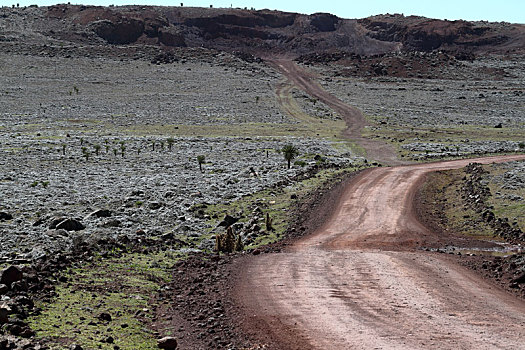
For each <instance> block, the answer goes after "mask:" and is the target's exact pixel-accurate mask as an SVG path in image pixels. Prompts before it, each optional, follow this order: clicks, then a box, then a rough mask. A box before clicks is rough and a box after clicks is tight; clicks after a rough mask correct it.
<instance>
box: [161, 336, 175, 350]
mask: <svg viewBox="0 0 525 350" xmlns="http://www.w3.org/2000/svg"><path fill="white" fill-rule="evenodd" d="M157 345H158V347H159V348H160V349H166V350H174V349H176V348H177V339H176V338H173V337H164V338H162V339H159V340H158V341H157Z"/></svg>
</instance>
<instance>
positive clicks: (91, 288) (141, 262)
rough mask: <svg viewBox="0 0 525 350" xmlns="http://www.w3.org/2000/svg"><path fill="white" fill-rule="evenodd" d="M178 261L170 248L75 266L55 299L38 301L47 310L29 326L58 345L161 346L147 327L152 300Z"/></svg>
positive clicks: (96, 346) (135, 347)
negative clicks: (164, 250) (41, 302)
mask: <svg viewBox="0 0 525 350" xmlns="http://www.w3.org/2000/svg"><path fill="white" fill-rule="evenodd" d="M178 259H180V256H179V255H177V254H175V253H170V252H159V253H152V254H148V255H144V254H140V253H127V254H123V255H118V254H117V255H115V256H113V257H109V258H107V259H101V258H99V259H95V262H92V263H90V264H88V265H86V266H82V267H80V268H72V269H70V270H69V271H68V273H67V274H66V278H67V282H63V283H60V284H59V285H58V286H57V287H56V292H57V296H56V298H55V299H54V300H53V301H52V302H51V303H46V304H41V305H37V306H38V307H40V308H42V312H41V313H40V314H39V315H37V316H34V317H32V318H31V319H30V320H29V324H30V326H31V328H32V329H33V330H35V332H36V336H37V337H38V338H45V339H46V340H48V341H49V342H50V345H51V346H52V347H56V348H61V347H62V346H64V345H66V346H67V345H68V344H73V343H76V344H80V345H82V346H83V347H85V348H89V349H95V348H99V349H113V348H114V346H115V345H116V346H118V347H120V348H121V349H156V348H157V343H156V337H155V335H154V334H153V333H152V332H151V331H150V330H149V329H148V328H147V325H148V324H150V323H151V321H152V318H153V313H152V311H151V308H152V307H154V305H152V304H151V299H150V298H151V297H152V296H154V295H155V293H156V292H157V291H158V289H159V288H160V287H161V286H162V285H163V284H164V283H167V282H168V281H169V279H170V271H171V268H172V266H173V264H174V263H175V262H176V261H177V260H178ZM104 314H107V315H110V316H111V320H109V319H108V318H107V316H104Z"/></svg>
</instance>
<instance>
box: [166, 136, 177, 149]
mask: <svg viewBox="0 0 525 350" xmlns="http://www.w3.org/2000/svg"><path fill="white" fill-rule="evenodd" d="M166 142H167V143H168V150H170V151H171V148H172V147H173V144H174V143H175V139H174V138H173V137H170V138H168V139H167V140H166Z"/></svg>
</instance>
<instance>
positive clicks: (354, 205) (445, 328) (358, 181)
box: [237, 64, 525, 349]
mask: <svg viewBox="0 0 525 350" xmlns="http://www.w3.org/2000/svg"><path fill="white" fill-rule="evenodd" d="M292 65H293V64H292ZM301 79H302V78H301V76H300V75H299V76H298V77H297V78H296V79H294V81H296V83H297V84H298V85H299V86H300V87H301V88H305V90H306V89H307V88H308V86H302V85H300V84H301V83H300V82H301V81H302V80H301ZM309 86H311V84H310V85H309ZM308 92H309V91H308ZM309 93H310V92H309ZM314 95H315V94H314ZM315 96H316V97H318V98H320V99H321V100H323V102H325V103H327V101H328V100H327V99H325V98H324V97H323V98H321V96H323V95H320V94H317V95H315ZM328 102H329V101H328ZM327 104H328V103H327ZM340 108H345V107H344V106H340ZM346 108H348V107H346ZM352 110H353V109H352ZM338 112H339V111H338ZM348 113H349V114H351V113H353V112H351V111H350V112H348ZM522 159H525V156H524V155H514V156H499V157H487V158H480V159H470V160H456V161H447V162H439V163H432V164H422V165H410V166H398V167H393V168H375V169H371V170H368V171H365V172H363V173H361V174H360V175H359V176H358V177H356V178H355V179H354V180H353V181H352V182H351V183H350V184H349V185H348V186H347V187H346V188H345V190H344V193H343V195H342V196H341V199H340V201H339V203H338V205H337V206H336V210H335V211H334V213H333V215H332V216H331V218H330V219H329V220H327V222H326V223H324V225H323V226H322V227H321V228H320V229H318V230H317V231H316V232H314V233H313V234H312V235H310V236H308V237H305V238H303V239H302V240H300V241H298V242H296V243H295V244H294V245H293V246H292V247H291V248H289V249H288V250H287V251H286V252H284V253H279V254H265V255H262V256H257V257H254V258H252V259H250V260H249V263H248V265H247V266H245V267H244V269H243V273H242V276H240V278H239V279H238V281H239V282H238V285H237V300H238V301H239V304H240V306H241V307H242V308H243V309H244V310H245V311H246V313H247V315H250V317H251V322H250V323H251V324H254V325H256V326H257V327H258V335H259V337H260V339H263V340H264V339H271V340H272V342H271V343H273V344H274V345H275V347H276V348H280V349H310V348H313V349H525V303H524V302H523V301H521V300H518V299H516V298H515V297H513V296H510V295H508V294H506V293H505V292H503V291H502V290H499V289H498V288H497V287H494V286H493V285H490V284H488V283H487V282H485V281H484V280H482V279H481V278H480V277H479V276H478V275H476V274H474V273H472V272H471V271H469V270H467V269H465V268H463V267H461V266H459V265H457V264H456V263H455V262H454V260H453V259H450V258H447V257H446V256H443V255H440V254H437V253H429V252H423V251H418V250H416V249H415V248H416V247H418V246H424V245H426V244H431V243H432V242H433V241H436V240H438V238H439V237H437V235H436V234H434V233H433V232H431V231H429V230H428V229H426V228H425V227H424V226H423V225H421V224H420V223H419V222H418V221H417V219H416V217H415V215H414V214H413V208H412V203H413V196H414V193H415V191H416V189H417V186H418V184H419V183H420V182H421V181H422V179H423V178H424V176H425V174H427V173H429V172H431V171H436V170H444V169H452V168H460V167H463V166H465V165H467V164H468V163H470V162H473V161H477V162H482V163H492V162H505V161H511V160H522Z"/></svg>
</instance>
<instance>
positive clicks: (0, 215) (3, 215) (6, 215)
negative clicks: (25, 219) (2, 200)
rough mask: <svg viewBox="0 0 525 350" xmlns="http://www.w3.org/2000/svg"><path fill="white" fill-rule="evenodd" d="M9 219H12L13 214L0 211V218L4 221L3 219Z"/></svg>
mask: <svg viewBox="0 0 525 350" xmlns="http://www.w3.org/2000/svg"><path fill="white" fill-rule="evenodd" d="M11 219H13V215H11V214H9V213H6V212H4V211H0V220H2V221H4V220H11Z"/></svg>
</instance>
